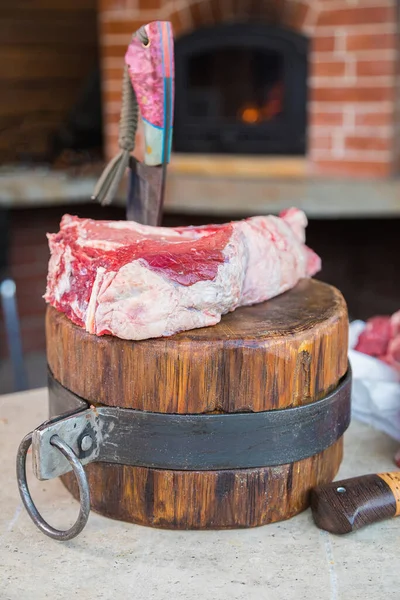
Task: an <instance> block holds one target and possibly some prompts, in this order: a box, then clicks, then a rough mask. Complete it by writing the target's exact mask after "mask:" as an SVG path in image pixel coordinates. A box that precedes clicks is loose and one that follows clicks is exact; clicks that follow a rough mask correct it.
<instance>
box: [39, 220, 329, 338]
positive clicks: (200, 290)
mask: <svg viewBox="0 0 400 600" xmlns="http://www.w3.org/2000/svg"><path fill="white" fill-rule="evenodd" d="M230 225H231V226H232V229H231V234H230V238H229V240H228V241H227V243H226V245H225V247H224V248H223V249H222V256H223V260H222V262H221V263H220V264H219V266H218V269H217V273H216V276H215V277H214V278H213V279H210V280H200V281H196V282H195V283H193V284H191V285H182V284H180V283H178V282H177V281H176V279H175V278H174V277H172V276H170V275H169V274H168V271H166V272H165V273H164V272H163V271H162V270H160V269H153V268H151V266H150V265H149V264H148V263H147V262H146V260H145V259H144V258H140V257H138V258H136V259H135V260H132V261H131V262H128V263H127V264H123V265H122V266H121V267H120V268H119V269H114V270H111V269H110V270H107V268H105V267H97V271H96V276H95V279H94V283H93V285H92V288H91V290H90V298H89V301H87V300H86V301H85V302H82V301H80V299H79V297H77V298H76V299H75V300H72V301H70V304H69V306H68V309H69V311H71V310H72V312H73V314H74V315H75V316H76V317H77V318H78V319H81V320H82V322H83V324H84V326H85V329H86V330H87V331H88V332H90V333H93V334H97V335H101V334H103V333H111V334H112V335H114V336H117V337H120V338H123V339H128V340H143V339H148V338H156V337H161V336H170V335H173V334H175V333H177V332H179V331H186V330H189V329H194V328H198V327H206V326H210V325H215V324H216V323H218V322H219V321H220V319H221V316H222V315H223V314H226V313H227V312H229V311H232V310H234V309H235V308H237V307H239V306H245V305H250V304H255V303H258V302H263V301H265V300H268V299H270V298H273V297H274V296H277V295H278V294H281V293H282V292H284V291H286V290H288V289H290V288H292V287H294V286H295V285H296V283H297V282H298V281H299V280H300V279H301V278H302V277H309V276H312V275H313V274H314V273H316V272H317V271H318V270H319V268H320V260H319V258H318V256H317V255H316V254H315V253H313V252H312V250H310V249H309V248H307V247H306V246H305V245H304V240H305V227H306V225H307V219H306V216H305V215H304V213H303V212H302V211H299V210H297V209H289V210H288V211H285V212H284V213H283V214H282V218H281V217H273V216H268V217H253V218H250V219H246V220H244V221H239V222H235V223H232V224H230ZM72 227H75V228H76V232H77V237H76V247H80V248H82V250H83V251H84V249H85V247H87V248H95V249H96V250H97V251H98V250H104V251H109V250H113V249H115V248H119V247H122V246H124V245H126V243H127V240H129V237H130V235H131V234H130V231H132V236H133V237H132V239H133V240H135V239H138V240H139V241H140V242H141V243H142V244H143V240H146V239H148V240H149V241H151V240H155V239H156V240H162V241H164V240H166V243H167V244H168V252H170V253H171V254H172V255H173V253H174V243H175V242H180V241H188V240H191V239H193V240H194V241H195V240H198V239H199V238H203V237H204V236H207V235H212V234H213V233H215V231H216V230H218V227H217V228H215V227H212V226H210V228H209V229H208V228H207V227H200V228H190V227H188V228H176V229H169V228H162V227H148V226H144V225H139V224H137V223H133V222H109V221H104V222H101V221H98V222H96V221H90V220H87V219H78V218H77V217H70V216H66V217H64V218H63V221H62V224H61V232H62V231H63V229H64V230H66V229H69V228H72ZM222 227H224V226H222ZM225 227H226V226H225ZM91 232H95V235H92V237H91ZM57 235H59V234H57ZM56 239H57V240H58V241H55V237H54V236H52V235H50V236H49V242H50V249H51V259H50V263H49V276H48V286H47V292H46V296H45V298H46V300H47V301H49V302H50V303H51V304H53V305H55V306H56V308H58V310H63V295H64V294H65V293H67V292H68V291H70V288H71V281H70V279H71V265H72V261H74V260H75V257H74V251H72V250H71V248H70V246H69V245H68V242H67V241H65V244H64V242H63V238H62V236H61V237H57V238H56ZM131 243H132V242H131ZM192 250H193V252H196V249H195V248H193V249H192ZM75 252H76V250H75ZM61 256H62V257H63V264H64V268H63V269H60V260H61ZM204 260H206V259H204ZM75 277H76V273H75ZM82 277H83V278H84V274H82ZM65 312H67V314H68V311H67V310H66V311H65Z"/></svg>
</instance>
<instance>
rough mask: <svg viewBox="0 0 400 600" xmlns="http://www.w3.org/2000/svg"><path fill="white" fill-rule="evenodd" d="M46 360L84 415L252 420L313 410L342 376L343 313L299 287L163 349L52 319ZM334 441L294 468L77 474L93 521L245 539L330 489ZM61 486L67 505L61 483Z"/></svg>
mask: <svg viewBox="0 0 400 600" xmlns="http://www.w3.org/2000/svg"><path fill="white" fill-rule="evenodd" d="M46 334H47V354H48V362H49V366H50V369H51V371H52V373H53V375H54V377H55V378H56V379H57V380H58V381H59V382H60V383H61V384H62V385H63V386H65V387H66V388H68V389H70V390H71V391H72V392H74V393H75V394H77V395H79V396H81V397H83V398H85V399H86V400H88V401H89V402H91V403H97V404H106V405H112V406H120V407H127V408H135V409H139V410H147V411H152V412H162V413H165V412H170V413H181V414H182V413H183V414H188V413H207V412H212V411H223V412H239V411H263V410H273V409H278V408H287V407H290V406H299V405H304V404H307V403H310V402H314V401H316V400H318V399H320V398H321V397H323V396H325V395H326V394H327V393H328V392H329V391H331V390H332V389H334V388H335V387H336V386H337V384H338V383H339V381H340V379H341V377H342V376H343V375H344V374H345V373H346V370H347V334H348V321H347V309H346V305H345V302H344V300H343V297H342V295H341V294H340V292H338V291H337V290H336V289H335V288H333V287H331V286H329V285H326V284H324V283H321V282H319V281H315V280H303V281H301V282H300V283H299V284H298V285H297V286H296V288H294V289H293V290H291V291H289V292H287V293H285V294H283V295H281V296H279V297H278V298H275V299H273V300H271V301H269V302H265V303H263V304H259V305H257V306H253V307H247V308H243V309H238V310H236V311H235V312H233V313H230V314H229V315H226V316H224V317H223V318H222V321H221V323H220V324H219V325H216V326H215V327H209V328H204V329H196V330H192V331H189V332H185V333H181V334H178V335H175V336H173V337H170V338H162V339H152V340H145V341H142V342H128V341H124V340H120V339H118V338H113V337H110V336H105V337H103V338H99V337H96V336H94V335H90V334H88V333H86V332H85V331H84V330H83V329H81V328H79V327H77V326H75V325H73V324H72V323H71V322H70V321H69V320H68V319H67V318H66V317H65V316H64V315H62V314H60V313H58V312H57V311H56V310H54V309H53V308H49V309H48V311H47V323H46ZM342 447H343V445H342V439H339V440H338V441H337V442H336V443H335V444H333V445H332V446H331V447H329V448H327V449H326V450H324V451H323V452H321V453H320V454H318V455H315V456H312V457H309V458H306V459H304V460H301V461H298V462H296V463H292V464H287V465H281V466H275V467H263V468H256V469H236V470H225V471H224V470H221V471H172V470H159V469H150V468H143V467H130V466H123V465H110V464H106V463H92V464H90V465H88V466H87V467H86V472H87V474H88V478H89V482H90V488H91V503H92V508H93V510H95V511H97V512H99V513H101V514H103V515H106V516H109V517H112V518H115V519H120V520H124V521H128V522H133V523H139V524H143V525H150V526H155V527H166V528H171V529H224V528H233V527H253V526H257V525H263V524H266V523H270V522H273V521H279V520H281V519H287V518H289V517H291V516H293V515H295V514H297V513H298V512H300V511H302V510H304V509H305V508H307V506H308V504H309V492H310V489H311V488H313V487H314V486H317V485H320V484H324V483H328V482H330V481H332V479H333V478H334V476H335V474H336V472H337V470H338V468H339V465H340V462H341V459H342ZM63 481H64V483H65V485H66V486H67V488H68V489H69V490H71V491H72V493H73V494H74V495H75V496H76V494H77V490H76V484H75V481H74V477H73V475H71V474H68V475H65V476H64V477H63Z"/></svg>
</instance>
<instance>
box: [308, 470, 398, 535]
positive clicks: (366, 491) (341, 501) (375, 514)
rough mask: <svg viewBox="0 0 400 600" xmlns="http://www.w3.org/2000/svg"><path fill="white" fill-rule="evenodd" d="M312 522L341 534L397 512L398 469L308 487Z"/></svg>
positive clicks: (321, 527)
mask: <svg viewBox="0 0 400 600" xmlns="http://www.w3.org/2000/svg"><path fill="white" fill-rule="evenodd" d="M311 511H312V515H313V518H314V521H315V524H316V525H317V527H319V528H320V529H324V530H325V531H329V532H330V533H336V534H343V533H349V532H350V531H355V530H356V529H360V528H361V527H364V526H365V525H370V524H372V523H375V522H377V521H381V520H383V519H387V518H389V517H397V516H398V515H400V471H399V472H395V473H379V474H375V475H363V476H361V477H354V478H353V479H345V480H343V481H334V482H333V483H330V484H328V485H321V486H318V487H316V488H314V489H313V490H312V491H311Z"/></svg>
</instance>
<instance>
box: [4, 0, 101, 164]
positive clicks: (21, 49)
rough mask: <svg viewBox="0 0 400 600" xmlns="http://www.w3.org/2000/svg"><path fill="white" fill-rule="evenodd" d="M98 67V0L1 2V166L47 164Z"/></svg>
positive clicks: (13, 0) (7, 0) (14, 0)
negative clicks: (58, 134)
mask: <svg viewBox="0 0 400 600" xmlns="http://www.w3.org/2000/svg"><path fill="white" fill-rule="evenodd" d="M97 63H98V41H97V28H96V0H53V1H49V2H44V1H43V0H29V1H26V0H23V1H19V0H18V1H16V0H5V1H4V0H3V1H2V2H0V86H1V94H0V162H1V163H5V162H6V163H7V162H18V161H30V160H41V161H43V160H48V159H49V155H51V141H52V137H53V136H54V134H55V133H56V132H58V130H59V128H60V126H61V125H62V124H64V122H65V120H66V118H67V115H68V113H69V111H70V110H71V108H72V107H73V105H74V103H75V102H76V100H77V98H78V95H79V93H80V91H81V88H82V85H83V84H84V82H85V79H86V77H87V76H88V75H89V74H90V73H91V71H92V70H93V68H95V67H96V66H97Z"/></svg>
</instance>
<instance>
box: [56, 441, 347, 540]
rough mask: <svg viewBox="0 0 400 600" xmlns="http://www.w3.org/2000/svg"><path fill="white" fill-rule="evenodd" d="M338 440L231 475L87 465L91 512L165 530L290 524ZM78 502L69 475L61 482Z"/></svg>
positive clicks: (329, 469) (331, 464)
mask: <svg viewBox="0 0 400 600" xmlns="http://www.w3.org/2000/svg"><path fill="white" fill-rule="evenodd" d="M342 448H343V440H342V439H340V440H338V441H337V442H336V443H335V444H333V446H331V447H330V448H327V449H326V450H324V452H321V453H320V454H317V455H315V456H312V457H310V458H306V459H304V460H301V461H299V462H296V463H292V464H289V465H281V466H278V467H264V468H258V469H235V470H230V471H189V472H188V471H162V470H158V469H147V468H142V467H127V466H122V465H108V464H106V463H92V464H90V465H87V466H86V467H85V471H86V474H87V476H88V479H89V485H90V491H91V506H92V509H93V510H94V511H96V512H98V513H100V514H102V515H104V516H107V517H111V518H113V519H118V520H121V521H127V522H131V523H137V524H139V525H149V526H151V527H162V528H167V529H232V528H239V527H256V526H259V525H266V524H267V523H273V522H275V521H281V520H283V519H289V518H290V517H293V516H294V515H296V514H298V513H299V512H301V511H303V510H305V509H306V508H308V506H309V493H310V489H311V488H312V487H314V486H315V485H318V484H322V483H328V482H330V481H332V479H333V478H334V476H335V475H336V473H337V470H338V468H339V465H340V463H341V460H342ZM62 480H63V482H64V485H65V486H66V487H67V488H68V489H69V490H70V491H71V492H72V494H73V495H74V497H75V498H78V489H77V485H76V479H75V478H74V475H73V474H71V473H68V474H67V475H64V476H63V477H62Z"/></svg>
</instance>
